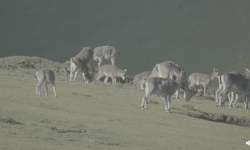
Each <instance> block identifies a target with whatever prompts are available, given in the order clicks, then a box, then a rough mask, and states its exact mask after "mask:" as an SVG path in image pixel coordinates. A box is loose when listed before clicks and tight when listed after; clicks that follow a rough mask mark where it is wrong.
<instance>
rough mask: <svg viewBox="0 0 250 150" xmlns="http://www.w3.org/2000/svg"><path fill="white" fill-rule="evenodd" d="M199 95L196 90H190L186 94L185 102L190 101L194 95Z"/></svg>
mask: <svg viewBox="0 0 250 150" xmlns="http://www.w3.org/2000/svg"><path fill="white" fill-rule="evenodd" d="M196 93H198V92H197V91H195V90H189V91H188V92H184V100H185V102H188V101H189V100H190V98H191V97H192V96H193V95H194V94H196Z"/></svg>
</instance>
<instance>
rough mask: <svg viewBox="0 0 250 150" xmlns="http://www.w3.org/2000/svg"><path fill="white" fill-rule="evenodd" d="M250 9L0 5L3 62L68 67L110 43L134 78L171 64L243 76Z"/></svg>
mask: <svg viewBox="0 0 250 150" xmlns="http://www.w3.org/2000/svg"><path fill="white" fill-rule="evenodd" d="M249 8H250V1H249V0H238V1H236V0H156V1H153V0H102V1H101V0H72V1H69V0H53V1H52V0H1V1H0V19H1V22H0V29H1V34H0V41H1V42H0V57H6V56H14V55H15V56H16V55H23V56H38V57H43V58H47V59H50V60H52V61H59V62H65V61H66V60H69V59H70V57H72V56H75V55H76V54H77V53H78V52H79V51H80V50H81V49H82V48H83V47H86V46H88V47H91V48H93V49H94V48H95V47H97V46H103V45H112V46H115V47H116V48H117V49H119V50H120V51H121V55H120V56H119V58H118V59H117V66H118V67H119V68H120V69H128V74H132V75H134V74H137V73H140V72H142V71H150V70H151V69H152V68H153V67H154V66H155V64H157V63H160V62H163V61H167V60H171V61H174V62H175V63H177V64H178V65H179V66H180V67H181V68H182V69H183V70H185V71H186V72H187V74H190V73H193V72H201V73H208V74H210V73H212V71H213V70H212V68H214V67H215V68H218V69H219V70H220V71H221V72H222V73H223V72H228V71H238V72H242V73H243V70H244V68H245V67H248V68H250V42H249V41H250V29H249V28H250V26H249V24H250V15H249V14H250V9H249ZM106 63H109V62H106Z"/></svg>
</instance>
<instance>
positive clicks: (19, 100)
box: [0, 59, 250, 150]
mask: <svg viewBox="0 0 250 150" xmlns="http://www.w3.org/2000/svg"><path fill="white" fill-rule="evenodd" d="M1 62H2V60H1ZM6 62H7V59H6ZM52 64H54V63H52ZM54 65H55V66H56V63H55V64H54ZM31 72H32V69H24V68H20V67H18V68H13V69H11V68H10V69H4V68H0V97H1V98H0V99H1V100H0V133H1V134H0V149H4V150H13V149H19V150H32V149H36V150H40V149H41V150H44V149H47V150H55V149H58V150H59V149H60V150H64V149H65V150H68V149H70V150H78V149H79V150H80V149H109V150H111V149H115V150H116V149H124V150H125V149H126V150H127V149H131V150H133V149H139V150H140V149H142V150H145V149H149V150H152V149H183V150H185V149H187V150H190V149H192V150H200V149H203V150H211V149H220V150H223V149H225V150H230V149H232V150H235V149H241V150H243V149H249V147H248V146H247V145H246V144H245V143H246V141H248V140H249V135H250V130H249V128H247V127H243V126H239V125H232V124H228V123H223V122H220V123H218V122H216V121H220V117H221V116H222V115H224V116H234V117H235V118H239V119H245V120H247V119H248V120H249V119H250V117H249V112H247V111H245V110H244V109H243V104H241V103H240V104H239V105H238V108H233V109H228V108H227V107H225V108H223V109H220V108H218V107H216V106H215V101H214V97H213V96H207V97H193V98H192V99H191V100H190V102H184V101H183V95H181V101H176V100H174V99H173V100H172V105H171V111H172V113H166V112H165V111H164V104H163V101H162V100H161V99H158V98H156V97H155V96H154V95H153V96H151V97H150V98H149V105H148V108H149V110H148V111H142V110H141V109H140V104H141V99H142V97H143V96H144V92H143V91H139V90H138V89H136V88H135V87H131V86H129V85H120V84H116V85H113V84H103V83H100V82H94V83H92V84H90V85H85V84H83V83H81V82H80V80H77V81H76V82H75V83H70V82H68V81H65V80H60V78H59V77H57V79H56V87H57V94H58V98H57V99H56V98H55V97H54V94H53V90H52V86H51V85H49V98H46V97H45V87H44V85H43V86H42V88H41V90H42V91H41V97H36V96H35V86H36V84H37V80H36V79H35V78H34V77H33V74H32V73H31ZM227 104H228V103H226V105H227ZM191 115H193V116H195V115H197V116H199V115H210V116H213V118H212V120H214V121H208V120H205V119H198V118H195V117H191ZM216 117H217V119H216ZM221 121H223V118H222V120H221ZM224 121H225V120H224Z"/></svg>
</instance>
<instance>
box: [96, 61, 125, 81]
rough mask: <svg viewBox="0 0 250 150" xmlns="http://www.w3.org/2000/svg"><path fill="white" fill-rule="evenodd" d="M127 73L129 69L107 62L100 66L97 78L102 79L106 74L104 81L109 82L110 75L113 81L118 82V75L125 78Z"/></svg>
mask: <svg viewBox="0 0 250 150" xmlns="http://www.w3.org/2000/svg"><path fill="white" fill-rule="evenodd" d="M126 73H127V69H125V70H120V69H119V68H118V67H116V66H114V65H109V64H105V65H102V66H101V67H100V68H99V72H98V75H97V78H96V80H100V79H101V78H102V77H103V76H106V77H105V80H104V83H107V81H108V78H109V77H111V79H112V83H116V78H117V77H121V78H122V79H123V80H125V76H126Z"/></svg>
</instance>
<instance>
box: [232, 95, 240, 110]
mask: <svg viewBox="0 0 250 150" xmlns="http://www.w3.org/2000/svg"><path fill="white" fill-rule="evenodd" d="M238 99H239V95H238V94H235V101H234V103H233V107H236V103H237V101H238Z"/></svg>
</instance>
